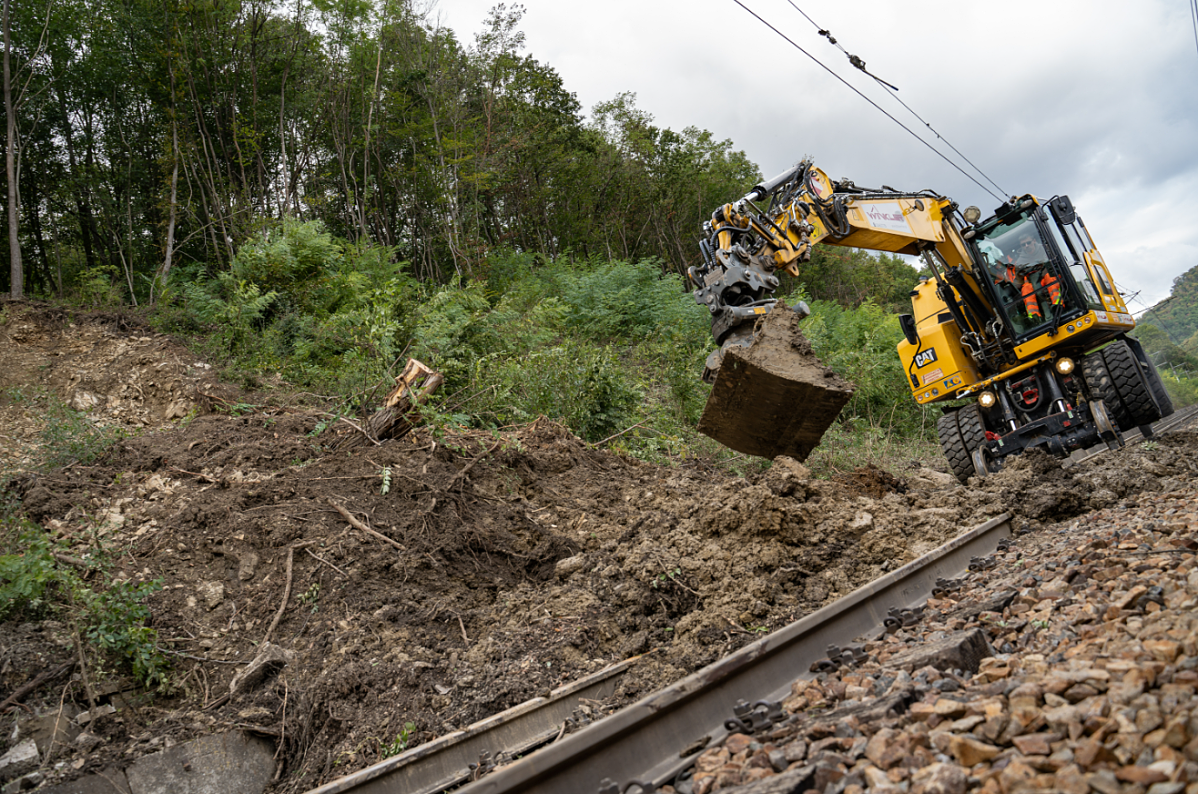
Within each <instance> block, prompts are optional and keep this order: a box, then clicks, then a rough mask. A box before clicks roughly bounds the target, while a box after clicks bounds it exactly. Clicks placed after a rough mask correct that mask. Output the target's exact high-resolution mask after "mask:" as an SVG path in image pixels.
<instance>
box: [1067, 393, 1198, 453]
mask: <svg viewBox="0 0 1198 794" xmlns="http://www.w3.org/2000/svg"><path fill="white" fill-rule="evenodd" d="M1196 415H1198V404H1196V405H1189V406H1186V407H1185V408H1179V409H1178V410H1176V411H1174V412H1173V413H1172V414H1170V415H1169V416H1166V417H1165V418H1164V419H1161V420H1159V421H1157V422H1153V423H1152V425H1151V427H1152V433H1153V435H1160V434H1162V433H1168V432H1169V431H1170V430H1178V429H1181V428H1184V427H1186V426H1188V425H1191V424H1193V422H1194V418H1195V416H1196ZM1143 438H1144V434H1143V433H1142V432H1140V428H1138V427H1136V428H1132V429H1131V430H1128V431H1127V432H1126V433H1124V434H1123V443H1124V446H1126V445H1127V444H1131V443H1132V442H1134V441H1140V440H1142V439H1143ZM1106 451H1107V448H1106V447H1104V446H1103V445H1102V444H1099V445H1097V446H1093V447H1090V448H1089V449H1083V450H1080V451H1078V452H1075V453H1073V454H1072V455H1070V456H1069V458H1068V459H1066V460H1065V463H1064V465H1065V466H1074V465H1077V464H1078V463H1081V462H1082V461H1083V460H1089V459H1090V458H1093V457H1095V456H1097V455H1101V454H1103V453H1104V452H1106Z"/></svg>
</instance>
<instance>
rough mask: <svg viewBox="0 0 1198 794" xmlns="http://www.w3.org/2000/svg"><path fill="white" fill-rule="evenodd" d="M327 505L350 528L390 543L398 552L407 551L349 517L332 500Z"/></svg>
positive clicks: (343, 509)
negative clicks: (330, 506) (346, 522)
mask: <svg viewBox="0 0 1198 794" xmlns="http://www.w3.org/2000/svg"><path fill="white" fill-rule="evenodd" d="M329 504H330V505H332V506H333V509H335V510H336V511H337V512H338V513H340V514H341V517H342V518H344V519H345V520H346V521H348V522H349V523H350V526H352V527H354V528H355V529H360V530H362V531H363V532H365V533H367V534H369V535H374V536H375V537H376V538H378V539H379V540H381V541H383V542H384V543H390V544H391V545H392V546H394V547H395V548H397V549H399V550H400V551H407V549H405V548H404V547H403V546H402V545H400V544H399V543H397V542H396V541H394V540H392V539H391V538H389V537H387V536H386V535H384V534H382V533H381V532H375V531H374V530H373V529H371V528H370V527H368V526H366V525H365V524H363V523H362V522H361V521H359V520H358V519H356V518H354V517H353V516H352V515H350V512H349V511H348V510H346V509H345V508H344V507H342V506H341V505H339V504H337V503H336V502H334V501H333V500H332V499H329Z"/></svg>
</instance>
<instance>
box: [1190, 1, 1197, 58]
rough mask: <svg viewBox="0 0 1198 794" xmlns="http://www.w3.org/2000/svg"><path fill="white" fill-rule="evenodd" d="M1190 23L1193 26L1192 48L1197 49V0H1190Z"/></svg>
mask: <svg viewBox="0 0 1198 794" xmlns="http://www.w3.org/2000/svg"><path fill="white" fill-rule="evenodd" d="M1190 23H1191V24H1192V25H1193V26H1194V48H1195V49H1196V50H1198V0H1190Z"/></svg>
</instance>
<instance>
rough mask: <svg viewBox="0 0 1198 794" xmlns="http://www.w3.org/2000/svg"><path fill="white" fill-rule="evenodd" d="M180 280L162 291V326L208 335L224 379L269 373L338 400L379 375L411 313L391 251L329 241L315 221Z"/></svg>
mask: <svg viewBox="0 0 1198 794" xmlns="http://www.w3.org/2000/svg"><path fill="white" fill-rule="evenodd" d="M179 273H180V276H179V278H178V280H177V283H176V280H175V279H172V280H171V281H170V282H169V283H168V284H166V285H164V292H163V298H162V300H161V301H160V302H159V309H158V319H159V322H160V323H161V324H162V325H163V326H165V327H170V328H173V329H176V330H182V331H185V332H187V331H191V330H193V327H194V326H195V325H198V326H199V327H201V328H207V329H208V330H209V331H210V334H211V337H210V338H211V339H212V340H213V341H214V342H215V343H216V344H215V345H214V346H212V349H211V352H213V353H215V354H219V355H221V356H223V357H224V358H225V359H227V362H228V365H229V366H228V370H229V371H230V372H232V373H241V374H244V373H247V372H249V371H251V370H254V369H257V370H267V371H276V372H280V373H282V374H283V375H284V376H285V377H286V378H287V379H289V380H290V381H292V382H294V383H297V384H300V385H304V386H308V387H322V388H331V389H334V390H337V391H339V392H342V391H343V392H353V391H355V390H357V389H361V388H362V386H363V384H370V383H376V382H378V381H379V380H381V379H382V378H383V377H384V376H385V374H386V372H387V370H388V368H389V367H391V366H392V365H393V364H394V363H395V361H396V359H397V358H398V357H399V356H400V354H401V352H402V351H403V350H404V348H405V347H406V346H407V345H408V343H409V342H410V341H411V336H412V331H413V327H414V323H415V319H416V311H415V309H416V306H417V305H418V304H419V294H420V290H419V285H418V284H417V283H416V282H415V281H414V280H413V279H412V278H411V277H410V276H409V275H407V273H406V272H405V265H404V263H402V262H397V261H396V260H395V252H394V250H393V249H390V248H387V247H385V246H377V245H370V244H353V243H348V242H346V241H344V240H338V239H337V238H334V237H333V236H332V235H330V234H328V233H327V232H325V231H324V229H323V227H322V226H321V224H320V223H318V222H315V221H309V222H299V221H294V220H286V221H283V222H281V223H279V224H277V225H273V226H269V227H267V228H266V229H264V230H263V232H262V233H261V234H260V235H258V236H257V237H255V238H253V239H251V240H250V241H248V242H247V243H246V244H245V245H243V246H242V247H241V248H240V249H239V250H238V252H237V255H236V256H235V257H234V258H233V261H232V263H231V265H230V267H229V269H228V270H224V271H221V272H219V273H217V274H216V275H215V276H213V277H211V278H206V277H202V276H201V275H200V274H197V273H195V272H194V271H188V270H185V269H181V270H180V271H179ZM179 302H181V303H182V309H183V310H182V311H180V308H179ZM189 318H191V319H189ZM242 379H247V378H242Z"/></svg>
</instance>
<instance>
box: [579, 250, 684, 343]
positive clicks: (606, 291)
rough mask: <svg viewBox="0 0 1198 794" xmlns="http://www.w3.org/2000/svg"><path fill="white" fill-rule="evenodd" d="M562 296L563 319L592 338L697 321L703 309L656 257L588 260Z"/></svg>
mask: <svg viewBox="0 0 1198 794" xmlns="http://www.w3.org/2000/svg"><path fill="white" fill-rule="evenodd" d="M592 264H593V266H592V267H588V268H587V269H586V270H583V271H580V272H579V273H578V275H577V277H576V278H574V279H573V280H572V281H571V282H570V283H569V284H568V285H567V287H566V290H565V295H564V296H563V297H564V299H565V301H566V303H567V305H568V306H569V310H568V312H567V315H566V323H567V325H569V326H570V327H572V328H574V329H576V330H578V331H579V332H581V333H582V334H584V335H585V336H588V337H591V338H592V339H599V340H608V339H624V340H639V339H642V338H645V337H648V336H650V335H651V334H654V333H658V332H661V331H662V330H664V329H672V328H679V327H681V326H693V327H696V328H698V327H701V324H702V321H703V314H702V312H700V311H696V306H695V302H694V300H693V299H692V298H691V296H690V293H689V292H688V291H687V290H686V287H685V285H684V284H683V281H682V278H681V277H679V276H677V275H674V274H669V275H666V276H662V273H661V264H660V263H659V262H657V261H656V260H649V261H645V262H635V263H634V262H623V261H620V260H614V261H611V262H605V263H602V264H600V263H592Z"/></svg>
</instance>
